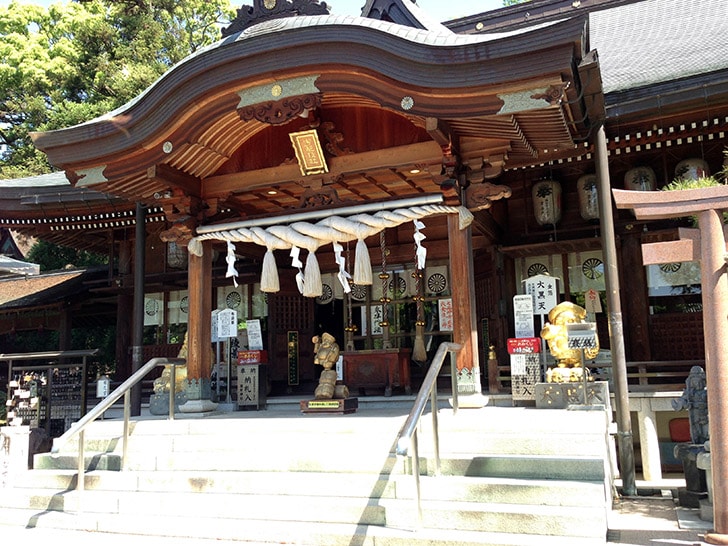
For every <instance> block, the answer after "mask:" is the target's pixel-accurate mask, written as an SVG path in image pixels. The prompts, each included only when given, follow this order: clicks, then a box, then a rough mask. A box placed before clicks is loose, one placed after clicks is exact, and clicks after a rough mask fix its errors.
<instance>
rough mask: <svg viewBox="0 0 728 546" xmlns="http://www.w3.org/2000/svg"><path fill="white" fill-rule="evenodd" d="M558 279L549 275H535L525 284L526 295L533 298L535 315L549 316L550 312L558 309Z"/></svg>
mask: <svg viewBox="0 0 728 546" xmlns="http://www.w3.org/2000/svg"><path fill="white" fill-rule="evenodd" d="M557 280H558V279H556V277H551V276H549V275H534V276H533V277H529V278H528V279H526V280H525V281H524V282H525V283H526V294H530V295H532V296H533V314H534V315H548V314H549V311H551V309H553V308H554V307H556V304H557V303H558V302H557V299H558V293H559V292H558V289H557V287H556V282H557Z"/></svg>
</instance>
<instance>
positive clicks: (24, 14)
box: [0, 0, 234, 178]
mask: <svg viewBox="0 0 728 546" xmlns="http://www.w3.org/2000/svg"><path fill="white" fill-rule="evenodd" d="M233 15H234V10H233V9H232V7H231V5H230V2H229V0H179V1H173V0H158V1H155V2H151V1H146V2H141V1H138V0H116V1H110V0H84V1H71V2H58V3H55V4H52V5H51V6H50V7H49V8H47V9H46V8H44V7H41V6H35V5H29V4H25V3H22V4H21V3H19V2H15V1H13V2H11V3H10V5H8V6H7V7H0V176H2V177H3V178H10V177H15V176H25V175H29V174H39V173H43V172H49V171H50V165H48V163H47V161H46V159H45V156H44V155H43V154H41V153H40V152H38V151H37V150H36V149H35V147H34V146H33V145H32V141H31V139H30V133H32V132H34V131H47V130H53V129H60V128H63V127H68V126H72V125H76V124H78V123H82V122H85V121H88V120H90V119H93V118H95V117H98V116H100V115H102V114H105V113H107V112H109V111H111V110H113V109H115V108H118V107H119V106H121V105H123V104H125V103H127V102H128V101H130V100H132V99H133V98H134V97H136V96H137V95H139V94H140V93H141V92H142V91H143V90H144V89H146V88H147V87H149V85H151V84H152V83H153V82H154V81H155V80H156V79H157V78H159V77H160V76H161V75H162V74H164V73H165V72H166V71H167V70H168V69H169V68H170V67H171V66H172V65H173V64H175V63H177V62H179V61H180V60H182V59H183V58H184V57H186V56H187V55H189V54H190V53H193V52H195V51H197V50H198V49H200V48H201V47H203V46H205V45H208V44H210V43H213V42H214V41H216V40H218V39H219V38H220V26H221V25H222V24H226V23H227V22H229V21H230V20H231V18H232V17H233Z"/></svg>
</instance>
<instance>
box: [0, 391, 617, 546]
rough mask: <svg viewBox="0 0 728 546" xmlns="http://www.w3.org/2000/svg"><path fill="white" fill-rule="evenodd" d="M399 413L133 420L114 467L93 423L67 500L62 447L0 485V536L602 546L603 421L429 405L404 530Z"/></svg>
mask: <svg viewBox="0 0 728 546" xmlns="http://www.w3.org/2000/svg"><path fill="white" fill-rule="evenodd" d="M363 400H364V399H360V402H362V401H363ZM410 404H411V401H410ZM408 409H409V407H407V406H405V405H403V404H396V403H391V402H390V403H388V404H383V403H382V404H367V403H361V404H360V409H359V411H357V412H356V413H354V414H350V415H312V414H306V415H304V414H301V413H300V411H299V410H298V407H297V404H291V405H289V406H285V405H280V406H278V407H277V409H274V406H269V409H268V410H266V411H259V412H251V411H246V412H233V413H227V414H219V415H214V416H209V417H205V418H197V419H193V418H184V419H181V418H178V419H175V420H174V421H169V420H166V419H161V418H143V419H140V420H137V421H135V422H134V423H133V428H132V431H131V438H130V445H129V452H128V457H129V460H128V467H129V470H127V471H123V472H121V471H118V469H119V467H120V455H121V443H120V441H119V438H120V435H121V433H122V422H121V421H118V420H105V421H98V422H95V423H94V424H93V425H91V427H90V429H88V430H87V432H86V447H85V450H86V455H87V458H86V465H87V467H88V468H90V469H91V470H90V471H89V472H88V473H87V474H86V476H85V481H84V484H85V490H84V491H81V492H79V491H76V490H75V489H74V487H75V483H76V473H75V471H74V470H72V469H74V468H76V466H77V462H76V461H77V459H76V454H75V453H74V451H73V450H74V449H75V447H76V446H75V442H72V443H71V444H69V445H67V446H66V448H65V449H66V450H67V451H64V452H63V453H62V454H61V455H60V456H58V457H51V456H50V455H49V454H41V455H36V457H35V463H34V466H35V469H34V470H30V471H28V472H24V473H21V474H19V475H16V476H13V480H12V483H11V486H10V487H6V488H5V489H0V525H6V526H12V525H19V526H24V527H36V528H40V527H44V528H49V529H50V528H54V529H81V530H86V531H92V532H99V533H124V534H128V535H155V536H160V537H162V536H165V537H196V538H199V539H213V538H214V539H225V540H236V541H240V542H241V543H245V542H248V543H256V544H260V543H274V544H283V543H285V544H311V545H317V546H323V545H353V544H354V545H373V546H385V545H386V546H395V545H396V546H399V545H402V546H404V545H408V546H409V545H418V544H422V545H425V544H431V545H435V544H442V545H447V544H452V545H454V544H457V545H471V544H472V545H481V546H482V545H502V546H510V545H536V544H538V545H551V544H553V545H557V544H558V545H559V546H564V545H566V546H568V545H573V546H576V545H578V546H589V545H597V544H605V543H606V535H607V514H608V512H609V510H610V507H611V496H610V490H611V489H610V486H611V475H610V471H609V460H610V457H609V450H608V440H607V438H608V435H607V423H606V417H605V413H604V412H602V411H586V410H584V411H568V410H538V409H534V408H511V407H494V406H488V407H485V408H482V409H461V410H460V411H459V412H458V413H457V414H456V415H453V414H452V410H451V409H449V408H447V409H445V408H443V409H441V410H440V412H439V414H438V415H439V421H440V446H441V470H442V475H440V476H434V475H433V473H434V457H433V451H432V447H431V446H432V433H431V415H430V414H426V415H425V416H423V422H422V426H421V432H420V434H419V435H420V465H421V467H420V471H421V474H422V476H421V493H422V499H423V501H422V526H419V525H418V516H417V509H416V503H415V500H414V497H415V482H414V478H413V477H412V476H411V475H409V474H408V472H407V470H408V468H409V463H408V461H407V460H405V459H403V458H401V457H397V456H396V455H395V454H394V449H393V446H394V442H395V439H396V435H397V433H398V431H399V429H400V427H401V425H402V423H403V422H404V420H405V417H406V413H407V411H408ZM99 539H100V540H103V537H100V538H99Z"/></svg>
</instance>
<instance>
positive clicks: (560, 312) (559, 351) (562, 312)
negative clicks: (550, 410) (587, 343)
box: [541, 301, 599, 383]
mask: <svg viewBox="0 0 728 546" xmlns="http://www.w3.org/2000/svg"><path fill="white" fill-rule="evenodd" d="M585 318H586V310H585V309H584V308H583V307H580V306H578V305H576V304H575V303H571V302H570V301H565V302H562V303H559V304H558V305H557V306H555V307H554V308H553V309H551V311H549V315H548V319H549V321H548V322H547V323H546V324H545V325H544V327H543V328H542V329H541V337H542V338H543V339H545V340H546V341H547V342H548V346H549V351H550V352H551V355H552V356H553V357H554V358H555V359H556V367H555V368H549V369H548V370H547V372H546V382H547V383H569V382H574V381H582V380H583V375H582V368H581V349H570V348H569V340H568V336H567V328H566V325H567V324H580V323H583V322H584V319H585ZM597 354H599V339H597V343H596V347H592V348H588V349H584V358H585V359H592V358H596V356H597ZM586 373H587V379H589V380H591V376H590V374H589V370H588V369H586Z"/></svg>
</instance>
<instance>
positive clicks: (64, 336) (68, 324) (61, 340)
mask: <svg viewBox="0 0 728 546" xmlns="http://www.w3.org/2000/svg"><path fill="white" fill-rule="evenodd" d="M72 328H73V325H72V320H71V310H70V309H69V308H68V307H63V308H62V309H61V310H60V319H59V322H58V350H59V351H70V350H71V329H72Z"/></svg>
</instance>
